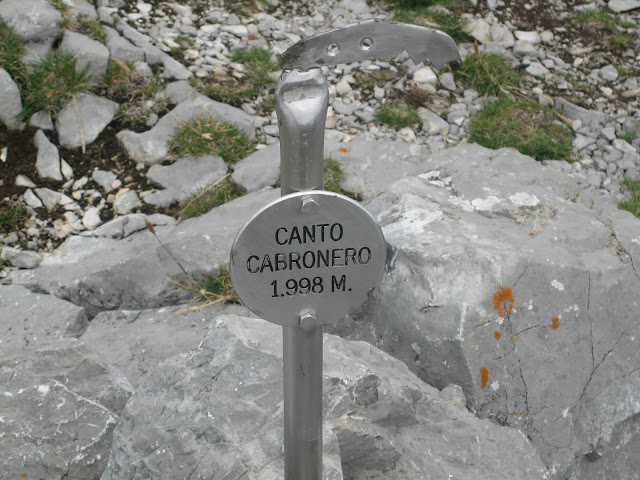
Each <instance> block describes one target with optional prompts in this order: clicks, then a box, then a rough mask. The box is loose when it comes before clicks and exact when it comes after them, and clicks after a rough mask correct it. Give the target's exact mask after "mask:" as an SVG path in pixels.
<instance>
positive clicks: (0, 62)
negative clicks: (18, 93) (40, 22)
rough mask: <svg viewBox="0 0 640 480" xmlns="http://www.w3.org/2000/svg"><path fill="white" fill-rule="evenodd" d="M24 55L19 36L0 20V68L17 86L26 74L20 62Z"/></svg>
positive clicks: (24, 48) (24, 49)
mask: <svg viewBox="0 0 640 480" xmlns="http://www.w3.org/2000/svg"><path fill="white" fill-rule="evenodd" d="M25 53H26V47H25V45H24V42H23V41H22V39H21V38H20V36H18V34H16V33H15V32H14V31H13V28H12V27H11V26H9V25H7V23H5V22H4V21H3V20H0V68H4V69H5V70H6V71H7V72H8V73H9V75H11V77H12V78H13V79H14V81H15V82H16V83H18V84H19V83H20V82H21V81H22V80H23V79H24V77H25V75H26V73H27V70H26V68H25V65H24V62H23V61H22V57H23V56H24V54H25Z"/></svg>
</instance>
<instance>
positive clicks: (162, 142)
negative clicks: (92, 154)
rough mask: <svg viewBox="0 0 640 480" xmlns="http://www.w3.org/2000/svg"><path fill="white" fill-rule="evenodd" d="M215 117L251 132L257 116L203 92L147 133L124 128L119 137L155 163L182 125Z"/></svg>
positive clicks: (134, 152) (131, 150) (140, 157)
mask: <svg viewBox="0 0 640 480" xmlns="http://www.w3.org/2000/svg"><path fill="white" fill-rule="evenodd" d="M198 118H202V119H214V118H215V119H216V120H218V121H221V122H230V123H233V124H235V125H237V126H238V127H239V128H241V129H242V130H244V131H245V132H247V133H248V134H249V135H252V132H253V126H254V122H255V117H251V116H250V115H247V114H246V113H244V112H243V111H242V110H240V109H239V108H235V107H232V106H229V105H226V104H224V103H220V102H215V101H213V100H211V99H210V98H208V97H205V96H204V95H200V96H198V97H196V98H194V99H190V100H185V101H184V102H182V103H180V104H179V105H178V106H176V107H175V108H174V109H173V110H171V112H169V113H168V114H166V115H165V116H164V117H162V118H161V119H160V120H159V121H158V123H156V125H155V126H154V127H153V128H152V129H151V130H148V131H146V132H144V133H135V132H132V131H131V130H122V131H120V132H119V133H118V134H117V135H116V137H117V138H118V140H119V141H120V143H122V145H123V147H124V148H125V149H126V150H127V153H128V154H129V156H130V157H131V158H132V159H133V160H135V161H136V162H143V163H145V164H147V165H153V164H155V163H158V162H160V161H161V160H162V159H163V158H164V157H165V156H166V155H167V154H168V153H169V141H170V139H171V138H172V137H173V136H174V134H175V132H176V131H177V130H178V128H179V127H180V126H181V125H184V123H186V122H189V121H191V120H195V119H198Z"/></svg>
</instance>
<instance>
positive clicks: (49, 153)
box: [33, 130, 62, 181]
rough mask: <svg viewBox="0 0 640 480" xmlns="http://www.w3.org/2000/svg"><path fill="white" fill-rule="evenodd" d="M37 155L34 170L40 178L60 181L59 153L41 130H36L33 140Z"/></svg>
mask: <svg viewBox="0 0 640 480" xmlns="http://www.w3.org/2000/svg"><path fill="white" fill-rule="evenodd" d="M33 141H34V143H35V145H36V149H37V150H38V153H37V154H36V170H37V171H38V176H39V177H40V178H44V179H48V180H57V181H60V180H62V171H61V170H60V153H59V152H58V149H57V148H56V146H55V145H54V144H53V143H51V141H50V140H49V139H48V138H47V136H46V135H45V134H44V132H43V131H42V130H38V131H37V132H36V134H35V136H34V138H33Z"/></svg>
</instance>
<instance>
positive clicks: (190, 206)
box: [177, 174, 245, 220]
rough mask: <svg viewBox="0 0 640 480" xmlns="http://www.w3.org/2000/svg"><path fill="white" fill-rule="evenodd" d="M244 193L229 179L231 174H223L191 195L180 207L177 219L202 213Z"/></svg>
mask: <svg viewBox="0 0 640 480" xmlns="http://www.w3.org/2000/svg"><path fill="white" fill-rule="evenodd" d="M244 194H245V191H244V190H243V189H242V188H241V187H240V186H239V185H238V184H236V183H234V182H233V181H232V180H231V175H230V174H228V175H225V176H224V177H223V178H222V179H220V180H218V181H217V182H215V183H214V184H212V185H210V186H209V187H207V188H205V189H204V190H202V191H201V192H199V193H197V194H196V195H194V196H193V197H191V199H190V200H189V201H188V202H186V203H185V204H184V205H183V206H182V207H181V208H180V211H179V212H178V214H177V217H178V219H179V220H185V219H187V218H192V217H198V216H200V215H204V214H205V213H207V212H208V211H210V210H211V209H212V208H215V207H219V206H220V205H223V204H225V203H227V202H228V201H230V200H233V199H234V198H238V197H241V196H242V195H244Z"/></svg>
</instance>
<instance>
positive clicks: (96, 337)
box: [81, 303, 248, 389]
mask: <svg viewBox="0 0 640 480" xmlns="http://www.w3.org/2000/svg"><path fill="white" fill-rule="evenodd" d="M190 306H191V307H194V310H193V311H190V312H184V313H181V312H183V311H185V310H188V309H189V307H190ZM195 307H197V304H195V303H194V304H192V305H181V306H176V307H169V308H160V309H152V310H118V311H111V312H102V313H100V314H98V315H97V316H96V317H95V318H93V320H91V323H90V324H89V328H87V330H86V331H85V332H84V334H83V335H82V338H81V340H82V342H83V343H85V344H86V345H88V346H90V347H92V348H93V349H94V350H95V351H97V352H101V353H102V355H103V357H104V358H105V360H106V361H107V362H108V363H109V364H110V365H113V366H115V367H116V368H117V369H118V370H119V371H121V372H122V373H123V374H124V376H125V377H127V380H128V381H129V382H130V383H131V385H132V386H133V387H134V389H138V388H140V387H141V386H142V385H143V384H144V381H145V377H146V376H147V374H149V373H150V372H151V371H152V370H153V369H154V368H156V367H157V366H158V365H159V364H160V363H161V362H163V361H164V360H166V359H168V358H169V357H172V356H174V355H178V354H180V353H184V352H186V351H188V350H190V349H192V348H195V347H197V346H198V345H199V344H200V343H201V342H202V339H203V338H204V336H205V334H206V333H207V331H208V330H209V328H210V327H211V326H212V325H213V324H214V322H215V318H216V317H217V316H218V315H219V314H221V313H222V312H225V313H230V312H235V313H244V314H246V313H248V310H247V309H246V308H244V307H240V306H239V305H229V306H225V305H210V306H208V307H207V308H206V309H199V310H198V309H195Z"/></svg>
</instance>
